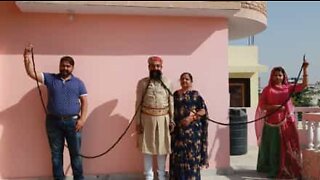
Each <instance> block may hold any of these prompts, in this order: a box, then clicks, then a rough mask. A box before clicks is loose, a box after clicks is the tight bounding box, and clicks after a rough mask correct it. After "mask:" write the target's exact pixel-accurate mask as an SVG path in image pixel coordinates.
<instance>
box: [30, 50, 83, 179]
mask: <svg viewBox="0 0 320 180" xmlns="http://www.w3.org/2000/svg"><path fill="white" fill-rule="evenodd" d="M31 50H32V47H31V46H28V47H27V48H25V50H24V64H25V69H26V72H27V74H28V76H29V77H31V78H32V79H34V80H38V81H39V82H40V83H43V84H44V85H46V86H47V90H48V104H47V116H46V130H47V135H48V140H49V145H50V149H51V160H52V171H53V176H54V179H55V180H63V179H64V178H65V175H64V172H63V149H64V141H65V140H66V141H67V143H68V149H69V153H70V158H71V167H72V172H73V177H74V179H75V180H83V179H84V177H83V168H82V159H81V156H80V145H81V129H82V127H83V126H84V123H85V121H86V116H87V107H88V102H87V90H86V87H85V85H84V83H83V82H82V81H81V80H80V79H78V78H77V77H75V76H73V74H72V71H73V69H74V60H73V58H72V57H70V56H64V57H62V58H61V59H60V65H59V70H60V72H59V73H58V74H54V73H42V72H34V70H33V64H32V63H31V55H32V54H31Z"/></svg>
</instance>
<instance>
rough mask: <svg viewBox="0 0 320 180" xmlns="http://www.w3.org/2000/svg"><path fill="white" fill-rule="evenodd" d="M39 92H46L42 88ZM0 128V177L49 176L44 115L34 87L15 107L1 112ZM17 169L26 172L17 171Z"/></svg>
mask: <svg viewBox="0 0 320 180" xmlns="http://www.w3.org/2000/svg"><path fill="white" fill-rule="evenodd" d="M41 89H42V92H44V93H45V92H46V90H45V87H41ZM44 96H46V94H44ZM44 98H45V99H46V97H44ZM0 127H1V129H2V134H1V135H0V159H1V161H0V175H1V177H4V178H5V177H8V176H12V175H13V174H14V175H15V177H33V176H34V175H37V176H38V177H40V176H48V174H51V163H50V161H51V160H50V159H51V158H50V150H49V144H48V141H47V135H46V130H45V113H44V111H43V108H42V106H41V102H40V98H39V95H38V90H37V89H36V88H34V89H32V90H31V91H29V92H28V93H27V94H25V96H23V97H22V99H21V100H20V101H19V102H18V103H17V104H15V105H13V106H11V107H10V108H8V109H6V110H4V111H2V112H0ZM14 139H16V141H15V140H14ZM19 169H25V170H26V171H25V172H19V171H17V170H19ZM39 172H41V174H39Z"/></svg>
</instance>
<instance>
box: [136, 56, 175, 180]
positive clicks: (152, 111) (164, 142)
mask: <svg viewBox="0 0 320 180" xmlns="http://www.w3.org/2000/svg"><path fill="white" fill-rule="evenodd" d="M148 68H149V77H145V78H143V79H141V80H140V81H139V82H138V85H137V99H136V111H137V115H136V116H135V121H136V130H137V133H138V148H139V149H140V151H141V152H142V153H143V156H144V175H145V179H146V180H153V179H154V173H153V171H152V164H153V163H152V159H153V157H152V156H154V155H155V156H157V162H158V179H159V180H165V164H166V158H167V155H168V154H170V153H171V147H170V139H171V138H170V130H172V128H173V126H174V122H173V109H174V108H173V97H172V96H171V95H170V90H169V89H170V88H171V87H170V81H169V80H168V79H167V78H165V77H163V76H162V59H161V58H160V57H158V56H151V57H149V58H148Z"/></svg>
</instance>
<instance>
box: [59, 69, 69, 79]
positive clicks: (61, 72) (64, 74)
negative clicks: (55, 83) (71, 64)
mask: <svg viewBox="0 0 320 180" xmlns="http://www.w3.org/2000/svg"><path fill="white" fill-rule="evenodd" d="M60 75H61V77H62V78H67V77H69V76H70V75H71V72H70V71H66V70H62V71H60Z"/></svg>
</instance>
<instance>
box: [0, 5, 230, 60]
mask: <svg viewBox="0 0 320 180" xmlns="http://www.w3.org/2000/svg"><path fill="white" fill-rule="evenodd" d="M1 12H3V13H5V14H3V15H2V16H0V22H2V26H1V27H2V28H1V29H0V34H2V36H0V42H1V44H0V52H2V53H4V54H17V53H19V54H20V53H21V49H23V48H24V46H25V45H26V43H27V42H29V41H32V43H33V44H34V46H35V53H36V54H47V55H48V54H73V55H141V54H148V55H149V54H166V55H177V54H178V55H190V54H192V53H193V52H194V51H195V50H196V49H197V48H198V47H199V46H200V45H201V44H202V43H203V42H205V41H206V40H207V39H208V38H209V37H210V36H211V35H212V34H213V33H215V32H216V31H219V30H221V29H225V28H226V24H225V20H224V19H218V18H217V19H212V18H205V17H198V18H196V17H169V16H168V17H165V16H162V17H161V16H124V15H121V16H120V15H118V16H117V15H110V14H109V15H107V14H106V15H82V14H76V15H75V19H74V20H73V21H70V20H69V18H68V16H67V15H66V14H52V13H23V12H21V11H20V10H19V9H18V7H17V6H16V5H15V4H14V2H13V1H12V2H7V3H5V4H4V5H2V6H0V15H1V14H2V13H1ZM8 19H10V21H8ZM15 22H16V23H15ZM21 22H23V23H21ZM15 30H17V31H15ZM26 34H27V36H26Z"/></svg>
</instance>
